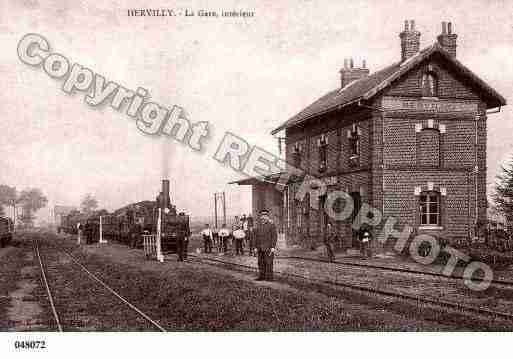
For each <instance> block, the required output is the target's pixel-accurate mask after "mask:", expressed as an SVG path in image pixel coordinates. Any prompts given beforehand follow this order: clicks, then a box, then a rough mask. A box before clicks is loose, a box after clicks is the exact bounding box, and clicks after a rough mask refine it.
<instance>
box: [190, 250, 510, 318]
mask: <svg viewBox="0 0 513 359" xmlns="http://www.w3.org/2000/svg"><path fill="white" fill-rule="evenodd" d="M189 256H190V257H192V258H194V259H195V260H196V261H198V262H200V263H203V264H207V265H214V266H223V267H225V268H226V267H228V268H231V269H232V270H234V271H239V272H241V271H242V272H248V271H249V272H257V268H255V267H253V266H250V265H246V264H240V263H233V262H228V261H223V260H220V259H215V258H205V257H200V256H197V255H194V254H189ZM280 259H283V257H280ZM274 274H275V276H277V277H281V278H292V279H297V280H301V281H304V282H307V283H310V284H313V285H319V284H323V285H326V286H330V287H335V288H344V289H351V290H355V291H358V292H363V293H367V294H373V295H381V296H385V297H388V298H395V299H400V300H405V301H408V302H410V303H414V304H421V303H422V304H426V305H431V306H435V307H438V308H442V309H445V310H453V311H458V312H460V313H466V314H471V315H476V314H477V315H481V316H486V317H488V318H490V317H492V318H500V319H504V320H508V321H511V322H513V314H511V313H507V312H500V311H495V310H492V309H487V308H480V307H474V306H469V305H465V304H461V303H456V302H451V301H446V300H441V299H431V298H426V297H420V296H414V295H409V294H402V293H396V292H393V291H390V290H383V289H378V288H372V287H366V286H361V285H356V284H350V283H342V282H339V281H333V280H326V279H316V280H312V279H310V278H308V277H305V276H302V275H299V274H295V273H285V272H280V271H274Z"/></svg>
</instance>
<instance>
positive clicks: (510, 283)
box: [276, 256, 513, 287]
mask: <svg viewBox="0 0 513 359" xmlns="http://www.w3.org/2000/svg"><path fill="white" fill-rule="evenodd" d="M276 258H277V259H288V260H302V261H309V262H316V263H330V264H334V265H339V266H348V267H359V268H369V269H377V270H381V271H388V272H395V273H407V274H416V275H423V276H429V277H438V278H450V279H455V280H458V281H464V280H472V281H482V280H483V279H482V278H480V277H472V278H470V277H464V276H461V275H457V274H454V273H453V274H451V275H445V274H442V273H436V272H425V271H420V270H416V269H408V268H397V267H388V266H382V265H375V264H367V263H355V262H349V261H334V262H330V261H328V260H325V259H317V258H308V257H300V256H283V257H279V256H277V257H276ZM490 284H493V285H502V286H508V287H513V281H507V280H501V279H493V280H491V281H490Z"/></svg>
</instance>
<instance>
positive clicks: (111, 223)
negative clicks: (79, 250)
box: [62, 180, 190, 252]
mask: <svg viewBox="0 0 513 359" xmlns="http://www.w3.org/2000/svg"><path fill="white" fill-rule="evenodd" d="M159 209H160V213H161V221H162V224H161V244H162V251H163V252H176V250H177V241H178V239H179V238H184V237H188V236H190V227H189V225H190V224H189V216H187V215H186V214H185V213H183V212H180V213H177V211H176V207H175V206H174V205H172V204H171V201H170V197H169V180H163V181H162V191H161V192H160V193H159V195H158V196H157V198H156V199H155V201H149V200H146V201H141V202H137V203H131V204H129V205H126V206H124V207H121V208H119V209H117V210H115V211H114V212H113V213H110V214H109V213H108V212H107V211H105V210H101V211H96V212H93V213H91V214H89V215H85V214H83V213H81V212H79V211H73V212H70V213H69V214H68V215H67V216H64V217H63V220H62V229H63V231H64V232H66V233H68V234H74V235H76V234H77V233H78V231H77V224H78V223H81V224H83V225H84V226H85V225H86V224H87V225H88V226H92V231H93V242H97V241H98V238H99V224H100V216H101V217H102V234H103V237H104V238H105V239H108V240H116V241H119V242H121V243H123V244H127V245H128V244H135V245H136V246H137V247H140V246H142V234H144V233H146V234H156V233H157V226H158V219H159ZM89 228H91V227H89Z"/></svg>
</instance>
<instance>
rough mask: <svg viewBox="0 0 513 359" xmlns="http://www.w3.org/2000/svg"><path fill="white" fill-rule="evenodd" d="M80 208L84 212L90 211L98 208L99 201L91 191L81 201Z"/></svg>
mask: <svg viewBox="0 0 513 359" xmlns="http://www.w3.org/2000/svg"><path fill="white" fill-rule="evenodd" d="M80 208H81V209H82V211H83V212H84V213H90V212H92V211H94V210H95V209H96V208H98V201H97V200H96V198H94V196H93V195H92V194H90V193H88V194H86V195H85V196H84V198H82V201H81V202H80Z"/></svg>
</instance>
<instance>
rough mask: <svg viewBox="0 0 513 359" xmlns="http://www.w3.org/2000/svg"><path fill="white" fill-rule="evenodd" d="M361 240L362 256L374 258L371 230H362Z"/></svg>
mask: <svg viewBox="0 0 513 359" xmlns="http://www.w3.org/2000/svg"><path fill="white" fill-rule="evenodd" d="M360 233H361V234H360V238H361V242H362V254H363V257H364V258H370V257H371V256H372V253H371V243H370V242H371V240H372V234H371V231H370V229H369V228H367V227H364V228H362V229H361V232H360Z"/></svg>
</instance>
